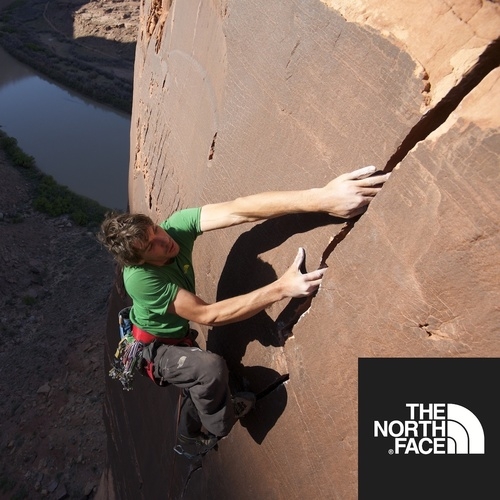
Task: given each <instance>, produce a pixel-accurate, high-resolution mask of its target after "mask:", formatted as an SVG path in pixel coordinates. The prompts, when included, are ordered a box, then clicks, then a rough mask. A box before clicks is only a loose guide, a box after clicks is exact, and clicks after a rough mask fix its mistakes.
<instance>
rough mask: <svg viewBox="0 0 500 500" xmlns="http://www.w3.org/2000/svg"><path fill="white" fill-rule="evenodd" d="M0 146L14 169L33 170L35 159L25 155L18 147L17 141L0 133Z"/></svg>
mask: <svg viewBox="0 0 500 500" xmlns="http://www.w3.org/2000/svg"><path fill="white" fill-rule="evenodd" d="M0 145H1V146H2V149H3V150H4V151H5V152H6V153H7V156H8V158H9V159H10V161H12V163H14V165H15V166H16V167H23V168H35V158H33V156H30V155H27V154H26V153H25V152H24V151H23V150H22V149H21V148H20V147H19V146H18V145H17V139H14V138H13V137H9V136H8V135H5V134H3V133H0Z"/></svg>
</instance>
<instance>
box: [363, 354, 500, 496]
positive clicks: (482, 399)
mask: <svg viewBox="0 0 500 500" xmlns="http://www.w3.org/2000/svg"><path fill="white" fill-rule="evenodd" d="M358 375H359V379H358V380H359V393H358V396H359V400H358V403H359V407H358V410H359V413H358V417H359V420H358V423H359V426H358V437H359V448H358V461H359V469H358V485H359V499H360V500H372V499H373V500H379V499H382V498H383V499H384V500H391V499H398V500H400V499H403V498H404V499H426V500H432V499H440V500H441V499H443V498H453V499H454V500H462V499H463V500H466V499H467V500H469V499H481V500H483V499H490V498H492V499H493V498H498V495H499V492H500V473H499V467H500V432H499V427H500V393H499V390H498V384H499V381H500V358H360V359H359V362H358Z"/></svg>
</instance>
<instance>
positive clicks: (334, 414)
mask: <svg viewBox="0 0 500 500" xmlns="http://www.w3.org/2000/svg"><path fill="white" fill-rule="evenodd" d="M393 3H394V5H392V4H391V2H385V3H384V4H383V7H382V6H381V4H380V2H375V1H373V2H372V1H368V0H367V1H364V0H360V1H358V2H342V1H335V0H331V1H328V2H326V1H325V2H320V1H318V0H306V1H301V2H298V1H283V0H269V1H265V2H264V1H263V2H233V1H223V0H220V1H216V0H213V1H209V0H206V1H205V0H202V1H200V2H194V1H188V0H184V1H182V2H180V1H178V2H175V1H174V2H169V1H163V2H160V1H159V0H146V1H145V2H144V3H143V4H142V7H141V9H142V10H141V30H140V37H139V40H138V47H137V55H136V67H135V94H134V109H133V116H132V141H131V144H132V146H131V147H132V150H131V158H132V160H131V165H130V203H131V209H132V210H133V211H142V212H146V213H149V214H151V215H152V217H153V218H155V219H157V220H160V219H162V218H164V217H165V216H167V215H168V214H169V213H171V212H172V211H174V210H177V209H179V208H184V207H188V206H195V205H202V204H205V203H210V202H216V201H222V200H224V199H231V198H234V197H237V196H240V195H246V194H251V193H254V192H259V191H266V190H277V189H279V190H286V189H299V188H307V187H313V186H319V185H323V184H324V183H326V182H327V181H328V180H330V179H332V178H333V177H336V176H337V175H339V174H340V173H343V172H345V171H348V170H351V169H354V168H356V167H359V166H363V165H367V164H374V165H377V166H378V167H379V168H380V169H381V170H382V169H385V170H394V171H393V175H392V177H391V179H390V180H389V182H388V183H387V184H386V186H385V187H384V189H383V190H382V192H381V193H380V194H379V195H378V197H377V198H376V199H375V200H374V202H373V203H372V204H371V205H370V208H369V210H368V211H367V212H366V213H365V214H364V215H363V216H362V217H361V218H360V219H359V220H358V221H355V222H350V223H346V222H344V221H341V220H338V219H332V218H330V217H324V216H318V215H307V216H305V215H296V216H288V217H283V218H279V219H275V220H271V221H266V222H263V223H260V224H256V225H254V226H246V227H237V228H233V229H231V230H226V231H224V232H220V231H219V232H217V231H216V232H214V233H208V234H206V235H203V236H202V237H201V238H200V240H199V242H198V244H197V245H198V246H197V249H196V253H195V264H196V267H197V279H198V293H199V295H200V296H202V297H203V298H204V299H205V300H207V301H212V300H218V299H222V298H225V297H228V296H232V295H235V294H240V293H243V292H245V291H248V290H250V289H253V288H255V287H258V286H261V285H263V284H265V283H268V282H270V281H271V280H273V279H275V278H276V277H278V276H280V275H281V274H282V273H283V272H284V271H285V270H286V269H287V268H288V266H289V265H290V264H291V262H292V261H293V258H294V256H295V253H296V251H297V247H298V246H304V247H305V248H306V251H307V268H308V269H313V268H315V267H317V266H318V265H319V264H320V263H321V262H324V263H326V264H327V265H328V267H329V270H328V273H327V277H326V279H325V280H324V285H323V286H322V288H321V290H320V292H319V293H318V295H317V296H316V297H315V298H314V299H313V300H312V302H311V303H310V304H309V303H305V304H304V303H298V302H293V301H292V302H291V303H289V304H283V303H281V304H276V305H275V306H273V307H271V308H269V309H268V310H267V311H266V312H265V313H261V314H259V315H258V316H256V317H255V318H252V319H250V320H248V321H246V322H243V323H240V324H237V325H229V326H227V327H224V328H213V329H206V328H200V332H201V335H200V339H199V340H200V343H201V344H202V345H204V346H206V347H208V348H209V349H210V350H213V351H215V352H218V353H220V354H222V355H223V356H224V357H225V359H226V360H227V363H228V366H229V367H230V370H231V372H232V374H233V380H232V384H233V385H234V386H235V387H249V388H250V389H251V390H253V391H255V392H259V391H263V393H264V394H266V395H265V397H262V398H261V399H260V400H259V402H258V406H257V409H256V411H255V412H254V414H253V415H251V416H250V417H248V418H247V419H245V421H244V422H241V425H240V424H238V425H237V426H236V427H235V429H234V430H233V431H232V433H231V435H230V436H229V437H228V438H227V439H226V440H224V441H223V442H222V443H221V444H220V446H219V450H218V452H217V453H213V454H211V455H207V457H206V458H205V459H204V461H203V464H202V465H203V468H202V469H201V470H197V471H193V469H191V471H190V470H189V464H188V463H187V462H186V461H185V460H184V459H183V458H182V457H179V456H176V455H175V454H174V453H173V452H172V447H173V445H174V444H175V436H174V434H175V411H174V408H175V405H176V397H177V393H176V391H175V389H173V388H170V389H168V390H162V389H159V388H157V387H154V386H153V385H152V384H148V382H147V381H143V380H141V381H140V382H138V384H137V387H136V389H135V390H134V391H133V394H132V395H131V394H122V393H121V392H120V391H121V390H120V388H119V387H117V386H116V385H113V384H110V385H109V387H108V394H109V401H108V405H107V412H108V415H109V429H110V448H109V463H110V467H109V471H108V475H107V477H106V478H105V480H106V481H107V483H108V485H110V487H111V486H112V487H113V489H114V492H115V493H114V495H116V498H120V499H124V498H134V499H137V498H164V497H168V498H181V497H182V498H214V499H215V498H238V499H244V498H338V499H355V498H356V497H357V360H358V358H360V357H381V356H388V357H393V356H394V357H417V356H423V357H440V356H443V357H454V356H455V357H456V356H463V357H480V356H486V357H487V356H498V355H500V336H499V331H498V324H500V317H499V311H498V307H497V306H498V303H499V299H500V294H499V291H498V278H499V272H498V269H499V264H500V257H499V255H500V254H499V252H498V249H499V248H500V236H499V232H498V224H499V218H498V212H499V209H500V201H499V198H498V187H497V186H496V182H497V181H498V160H499V156H500V136H499V134H500V116H499V113H498V109H500V107H499V104H500V82H499V70H498V69H495V68H496V67H497V66H498V65H499V60H498V54H499V52H500V51H499V46H498V42H495V40H496V39H497V38H498V35H499V32H500V22H499V21H500V16H499V9H498V7H499V6H498V4H497V3H496V2H495V3H494V2H477V5H476V4H475V3H474V4H473V5H472V4H471V3H470V2H452V7H451V8H450V3H449V2H444V1H439V0H436V1H433V2H431V4H432V5H431V8H424V7H425V6H428V2H417V3H415V2H413V3H412V4H413V5H414V7H412V9H416V10H412V11H411V12H410V7H409V6H404V5H402V4H401V2H393ZM417 4H418V8H416V7H415V6H416V5H417ZM466 4H467V5H466ZM417 12H418V15H417ZM421 13H422V14H421ZM426 15H427V17H425V16H426ZM448 35H449V36H448ZM423 40H425V45H422V43H423ZM425 47H432V48H433V50H426V49H425ZM440 48H441V50H440ZM459 62H460V63H459ZM118 307H119V304H116V306H115V309H117V308H118ZM110 339H111V340H110V352H113V350H114V347H115V344H116V326H115V324H114V317H113V320H112V321H111V323H110ZM138 408H140V409H141V411H140V415H138ZM152 429H154V432H152V431H151V430H152ZM183 460H184V461H183ZM106 481H105V482H106ZM104 490H105V484H103V487H102V488H101V492H103V491H104ZM165 492H168V495H167V494H166V493H165ZM166 495H167V496H166ZM112 496H113V495H112V494H109V497H110V498H111V497H112Z"/></svg>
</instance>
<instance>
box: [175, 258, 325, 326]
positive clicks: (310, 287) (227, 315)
mask: <svg viewBox="0 0 500 500" xmlns="http://www.w3.org/2000/svg"><path fill="white" fill-rule="evenodd" d="M304 255H305V254H304V249H302V248H301V249H299V253H298V254H297V257H296V258H295V261H294V263H293V264H292V266H290V268H289V269H288V270H287V271H286V272H285V274H283V276H282V277H281V278H279V279H278V280H276V281H274V282H273V283H270V284H269V285H266V286H264V287H262V288H258V289H257V290H254V291H253V292H250V293H246V294H244V295H238V296H237V297H232V298H230V299H225V300H221V301H220V302H214V303H212V304H208V303H206V302H205V301H203V300H202V299H200V298H199V297H198V296H196V295H194V294H192V293H190V292H188V291H186V290H183V289H179V291H178V293H177V296H176V298H175V300H174V301H173V302H172V303H171V304H170V307H169V308H168V312H169V313H173V314H177V315H178V316H181V317H183V318H185V319H188V320H190V321H195V322H196V323H199V324H202V325H209V326H220V325H225V324H228V323H235V322H237V321H242V320H244V319H247V318H250V317H251V316H254V315H255V314H257V313H258V312H260V311H262V310H264V309H266V307H268V306H270V305H271V304H273V303H275V302H278V301H280V300H282V299H285V298H287V297H306V296H308V295H311V294H312V293H314V292H315V291H316V290H317V289H318V287H319V285H320V284H321V280H322V279H323V275H324V273H325V269H318V270H316V271H312V272H310V273H307V274H302V273H301V272H300V266H301V263H302V261H303V260H304Z"/></svg>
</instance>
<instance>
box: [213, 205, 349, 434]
mask: <svg viewBox="0 0 500 500" xmlns="http://www.w3.org/2000/svg"><path fill="white" fill-rule="evenodd" d="M340 221H341V220H340V219H336V218H334V217H331V216H328V215H326V214H295V215H286V216H283V217H279V218H276V219H271V220H267V221H265V222H263V223H261V224H258V225H256V226H254V227H253V228H252V229H250V230H249V231H247V232H246V233H243V234H242V235H241V236H240V237H239V238H238V240H237V241H236V242H235V244H234V246H233V247H232V249H231V251H230V252H229V255H228V257H227V260H226V263H225V266H224V269H223V271H222V274H221V277H220V280H219V284H218V288H217V300H218V301H219V300H224V299H226V298H229V297H234V296H236V295H243V294H245V293H248V292H250V291H253V290H255V289H257V288H260V287H262V286H265V285H268V284H269V283H271V282H273V281H275V280H276V279H277V278H278V276H277V275H276V272H275V271H274V269H273V267H272V266H271V265H270V264H268V263H266V262H264V261H262V260H261V259H260V258H259V257H258V256H259V255H260V254H262V253H264V252H266V251H268V250H271V249H273V248H276V247H278V246H279V245H281V244H282V243H283V242H285V241H286V240H287V239H288V238H290V237H291V236H293V235H295V234H298V233H304V232H307V231H310V230H312V229H314V228H317V227H321V226H325V225H330V224H335V223H339V222H340ZM341 222H344V221H341ZM305 243H306V242H304V245H303V246H306V245H305ZM294 258H295V254H294V255H290V265H291V264H292V262H293V259H294ZM254 341H258V342H260V344H261V345H263V346H265V347H269V346H274V347H279V346H283V345H284V342H285V341H286V339H284V338H283V335H282V333H281V331H280V330H279V328H278V325H277V324H276V322H275V321H273V319H272V318H270V317H269V315H268V314H267V313H266V312H265V311H262V312H260V313H259V314H257V315H255V316H253V317H251V318H249V319H247V320H245V321H242V322H238V323H234V324H230V325H226V326H221V327H214V328H212V329H211V330H210V331H209V333H208V339H207V349H208V350H210V351H212V352H215V353H217V354H219V355H221V356H222V357H224V359H225V360H226V363H227V365H228V368H229V371H230V373H231V379H230V385H231V389H232V391H244V390H250V391H252V392H255V393H257V395H258V398H259V401H258V403H257V410H256V411H255V412H252V413H251V414H249V415H248V416H247V417H245V418H244V419H242V421H241V423H242V425H244V426H246V427H247V429H248V431H249V433H250V434H251V436H252V437H253V438H254V440H255V441H256V442H258V443H259V444H260V443H261V442H262V441H263V440H264V438H265V436H266V435H267V433H268V432H269V430H270V429H271V428H272V427H273V426H274V425H275V423H276V421H277V420H278V418H279V416H280V415H281V414H282V413H283V411H284V409H285V406H286V402H287V394H286V390H285V388H284V386H283V385H282V384H280V381H282V380H283V376H284V375H287V374H282V373H278V372H276V371H275V370H273V369H271V368H266V367H264V366H253V367H246V366H244V365H243V363H242V360H243V357H244V355H245V352H246V348H247V345H248V344H250V343H251V342H254ZM273 385H276V388H275V390H272V391H269V388H270V387H273ZM259 396H260V397H259Z"/></svg>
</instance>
